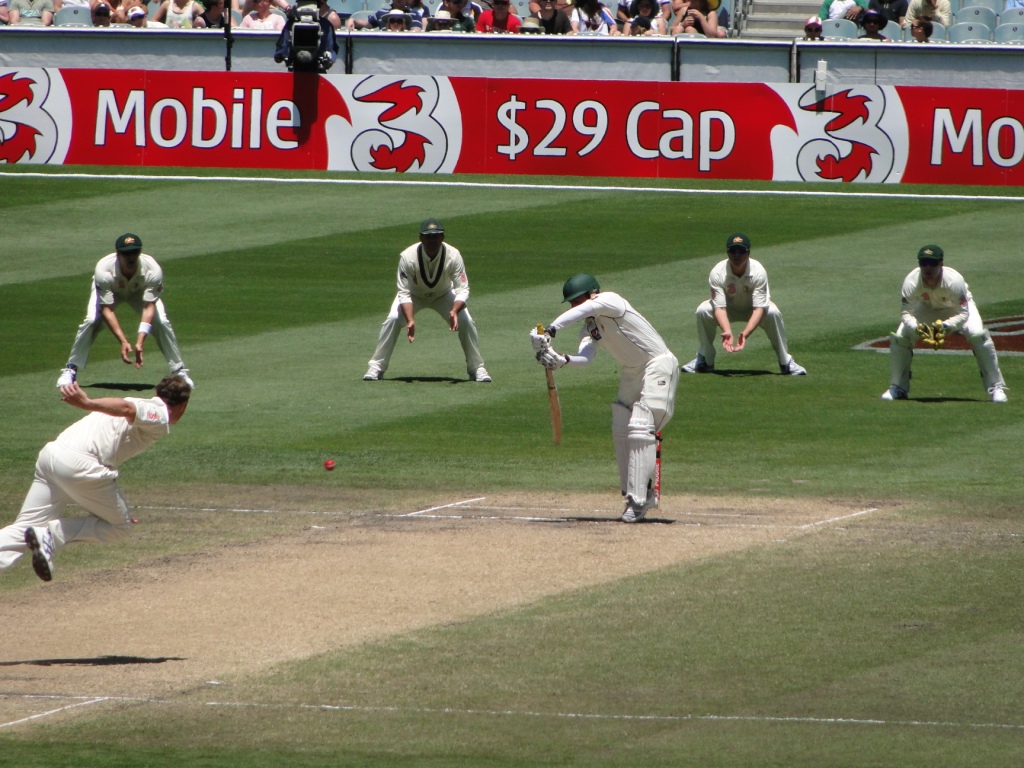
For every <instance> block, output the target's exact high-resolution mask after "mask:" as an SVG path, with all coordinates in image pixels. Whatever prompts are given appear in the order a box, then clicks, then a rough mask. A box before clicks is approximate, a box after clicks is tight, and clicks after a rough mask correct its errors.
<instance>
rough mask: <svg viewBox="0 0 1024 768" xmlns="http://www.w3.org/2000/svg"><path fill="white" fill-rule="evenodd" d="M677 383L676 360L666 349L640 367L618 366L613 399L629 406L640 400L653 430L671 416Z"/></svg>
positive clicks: (674, 404)
mask: <svg viewBox="0 0 1024 768" xmlns="http://www.w3.org/2000/svg"><path fill="white" fill-rule="evenodd" d="M678 385H679V361H678V360H677V359H676V356H675V355H673V354H672V353H671V352H666V353H665V354H663V355H658V356H657V357H652V358H651V359H650V361H649V362H648V363H647V365H646V366H645V367H643V368H623V369H622V376H621V377H620V379H619V394H618V398H617V402H619V403H621V404H622V405H624V406H626V408H629V409H630V410H632V408H633V405H634V403H637V402H639V401H640V400H643V401H644V404H645V405H646V406H647V407H648V408H649V409H650V411H651V415H652V416H653V417H654V430H655V431H656V432H657V431H660V430H661V429H662V428H664V426H665V425H666V424H668V423H669V421H671V420H672V414H673V413H675V409H676V387H677V386H678ZM614 426H615V425H614V424H613V428H614Z"/></svg>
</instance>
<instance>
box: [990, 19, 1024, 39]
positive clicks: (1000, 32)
mask: <svg viewBox="0 0 1024 768" xmlns="http://www.w3.org/2000/svg"><path fill="white" fill-rule="evenodd" d="M995 40H996V42H997V43H1024V24H1000V25H999V26H998V27H996V32H995Z"/></svg>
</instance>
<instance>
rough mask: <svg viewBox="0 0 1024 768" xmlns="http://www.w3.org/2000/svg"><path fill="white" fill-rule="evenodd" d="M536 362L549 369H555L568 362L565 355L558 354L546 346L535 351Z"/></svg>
mask: <svg viewBox="0 0 1024 768" xmlns="http://www.w3.org/2000/svg"><path fill="white" fill-rule="evenodd" d="M537 362H538V363H540V364H541V365H543V366H544V367H545V368H547V369H548V370H551V371H556V370H558V369H559V368H561V367H562V366H563V365H565V364H566V363H568V362H569V360H568V359H567V358H566V356H565V355H560V354H558V353H557V352H555V350H553V349H551V347H548V348H547V349H544V350H541V351H540V352H538V353H537Z"/></svg>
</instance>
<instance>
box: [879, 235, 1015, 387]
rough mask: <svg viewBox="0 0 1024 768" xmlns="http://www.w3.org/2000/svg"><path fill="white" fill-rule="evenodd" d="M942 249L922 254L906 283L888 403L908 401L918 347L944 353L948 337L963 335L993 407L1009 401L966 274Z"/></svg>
mask: <svg viewBox="0 0 1024 768" xmlns="http://www.w3.org/2000/svg"><path fill="white" fill-rule="evenodd" d="M943 261H944V254H943V252H942V249H941V248H940V247H939V246H937V245H926V246H924V247H923V248H922V249H921V250H920V251H918V252H917V263H918V267H917V269H915V270H914V271H912V272H911V273H910V274H909V275H907V277H906V279H905V280H904V281H903V297H902V301H903V304H902V312H901V315H900V325H899V327H898V328H897V329H896V330H895V331H893V332H892V333H891V334H890V335H889V368H890V383H889V389H887V390H886V391H885V392H883V393H882V399H883V400H906V399H907V393H908V392H910V364H911V361H912V359H913V356H914V345H915V344H916V343H917V342H918V341H919V340H920V341H921V342H922V343H924V344H925V345H926V346H929V347H931V348H932V349H939V348H940V347H941V346H942V345H943V344H944V343H945V341H946V336H947V335H948V334H951V333H959V334H961V335H963V337H964V338H965V339H967V341H968V343H969V344H970V345H971V349H973V350H974V359H975V360H977V361H978V368H979V369H980V370H981V379H982V381H983V382H984V385H985V391H986V392H988V394H989V396H990V397H991V398H992V402H993V403H1005V402H1006V392H1005V391H1004V390H1005V388H1006V384H1005V382H1004V381H1003V374H1002V372H1001V371H1000V370H999V358H998V357H997V356H996V347H995V344H993V343H992V337H991V335H990V334H989V332H988V330H986V328H985V325H984V323H983V322H982V320H981V313H980V312H978V307H977V306H976V305H975V303H974V299H973V298H972V297H971V292H970V290H969V289H968V287H967V282H966V281H965V280H964V278H963V275H961V274H960V273H959V272H957V271H956V270H955V269H953V268H951V267H947V266H944V264H943Z"/></svg>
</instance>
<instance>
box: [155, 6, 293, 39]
mask: <svg viewBox="0 0 1024 768" xmlns="http://www.w3.org/2000/svg"><path fill="white" fill-rule="evenodd" d="M188 1H189V0H186V2H188ZM164 2H165V3H166V2H167V0H164ZM155 18H157V19H159V18H160V11H157V12H156V16H155ZM284 23H285V18H284V16H282V15H280V14H278V13H271V11H270V0H256V8H255V10H253V11H252V13H250V14H249V15H248V16H246V17H245V18H244V19H242V23H241V25H240V26H241V28H242V29H272V30H275V31H277V32H280V31H281V30H282V29H284ZM168 26H170V25H168Z"/></svg>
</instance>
